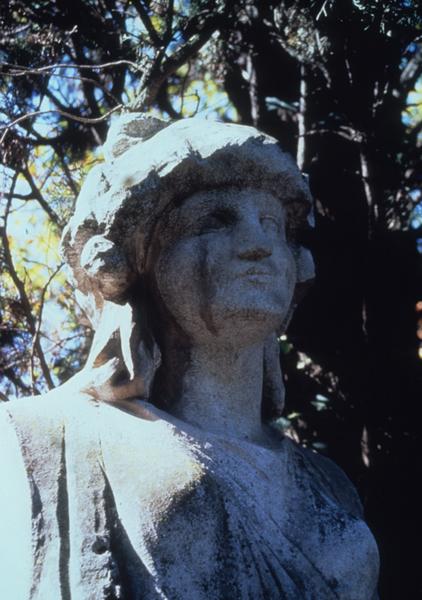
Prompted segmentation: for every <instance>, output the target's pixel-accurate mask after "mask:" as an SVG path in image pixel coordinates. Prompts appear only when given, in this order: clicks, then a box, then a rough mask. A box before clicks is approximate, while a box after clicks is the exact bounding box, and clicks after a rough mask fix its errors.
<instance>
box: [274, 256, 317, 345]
mask: <svg viewBox="0 0 422 600" xmlns="http://www.w3.org/2000/svg"><path fill="white" fill-rule="evenodd" d="M293 254H294V257H295V262H296V286H295V289H294V292H293V298H292V301H291V303H290V306H289V310H288V312H287V315H286V317H285V319H284V321H283V323H282V324H281V327H280V328H279V330H278V331H277V334H278V335H282V334H283V333H284V332H285V331H286V329H287V327H288V325H289V323H290V320H291V318H292V316H293V313H294V311H295V308H296V306H297V305H298V304H299V302H300V301H301V300H302V298H304V296H305V295H306V293H307V291H308V290H309V288H310V287H311V285H312V283H313V281H314V279H315V265H314V259H313V258H312V254H311V252H310V251H309V250H308V249H307V248H304V247H303V246H296V247H295V248H293Z"/></svg>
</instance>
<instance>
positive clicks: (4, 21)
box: [0, 0, 422, 599]
mask: <svg viewBox="0 0 422 600" xmlns="http://www.w3.org/2000/svg"><path fill="white" fill-rule="evenodd" d="M421 9H422V6H421V2H419V1H406V0H401V1H398V0H397V1H396V0H390V1H387V2H380V1H379V0H371V1H368V2H365V3H364V2H359V1H357V0H355V1H352V0H348V1H346V2H340V1H338V0H337V1H335V0H331V1H330V0H326V1H322V0H319V1H308V2H304V1H300V0H291V1H285V2H280V1H279V2H268V1H260V0H255V1H253V0H242V1H238V2H223V1H214V2H206V1H201V0H197V1H183V0H180V1H177V0H174V1H171V0H162V1H157V2H152V1H147V0H126V1H124V0H74V1H72V2H66V1H65V0H55V1H53V0H48V1H47V0H38V1H37V2H32V3H27V2H25V1H24V0H11V1H10V2H9V3H8V9H5V8H4V7H3V10H2V15H3V16H2V17H1V31H2V33H1V37H0V58H1V60H2V75H1V82H0V98H1V100H0V111H1V113H0V116H1V119H2V122H3V129H2V132H1V134H0V136H1V147H2V149H1V162H2V165H3V170H2V173H1V177H2V183H3V185H2V187H3V189H4V192H3V196H2V199H1V209H2V211H3V221H2V225H1V229H0V237H1V241H2V249H1V251H0V264H1V271H2V273H3V277H2V282H1V284H0V285H1V298H0V386H1V392H2V397H4V398H6V397H7V396H9V395H10V394H12V395H13V394H14V395H27V394H30V393H32V392H34V391H35V392H40V391H43V390H44V389H46V388H48V387H53V386H55V385H57V384H59V383H60V382H62V381H64V380H65V379H67V378H68V377H69V376H70V375H71V374H72V373H73V372H74V371H75V370H77V369H78V368H79V367H80V365H81V363H82V362H83V360H84V356H85V354H86V348H87V346H88V342H89V329H88V327H87V322H86V321H84V319H83V315H81V313H80V310H79V308H78V306H77V304H76V303H75V301H74V299H73V296H72V290H71V287H70V286H69V285H68V284H67V282H66V276H65V274H64V273H63V271H62V269H61V266H60V258H59V257H58V256H57V244H58V239H59V237H60V231H61V229H62V227H63V225H64V223H65V222H66V220H67V218H68V216H69V214H70V212H71V210H72V207H73V203H74V200H75V197H76V195H77V192H78V189H79V185H80V181H81V179H82V177H83V176H84V174H85V173H86V172H87V170H89V168H90V167H91V166H92V164H93V163H95V162H96V161H98V160H101V156H100V154H99V151H98V147H99V146H100V145H101V143H102V142H103V141H104V138H105V135H106V132H107V128H108V124H109V121H110V119H112V118H113V113H114V112H118V111H119V110H121V109H123V108H125V109H136V110H148V111H152V112H153V113H158V114H161V115H163V116H164V117H167V118H168V117H171V118H180V117H183V116H187V115H191V114H195V113H198V114H200V115H201V114H202V115H205V114H210V115H211V116H218V117H219V118H222V119H225V120H237V121H239V122H242V123H245V124H253V125H255V126H257V127H259V128H260V129H262V130H264V131H266V132H268V133H270V134H271V135H274V136H275V137H277V138H278V139H280V141H281V142H282V144H283V146H284V147H285V148H287V149H288V150H290V152H292V153H293V154H294V155H295V156H296V158H297V161H298V163H299V165H300V167H301V168H302V169H303V170H304V172H306V173H307V174H308V175H309V178H310V184H311V187H312V191H313V194H314V197H315V220H316V228H315V230H314V232H312V233H309V232H304V234H303V235H304V240H303V241H304V243H307V244H309V246H310V247H311V248H312V251H313V253H314V255H315V259H316V265H317V275H318V277H317V281H316V284H315V285H314V287H313V289H312V290H311V291H310V293H309V294H308V296H307V297H306V299H305V301H304V302H303V304H302V305H301V306H300V308H299V310H298V312H297V315H296V317H295V319H294V321H293V322H292V324H291V326H290V328H289V331H288V335H287V337H286V336H284V338H283V339H282V340H281V347H282V351H283V355H284V356H283V366H284V371H285V375H286V379H287V385H288V410H287V413H286V414H287V417H286V421H287V422H286V423H285V424H286V425H287V426H290V427H291V429H292V431H293V433H294V435H296V436H297V437H298V438H299V439H300V440H301V441H302V443H305V444H307V445H309V446H314V447H315V448H318V449H319V450H320V451H323V452H325V453H327V454H328V455H329V456H331V457H332V458H334V459H335V460H336V461H337V462H338V463H339V464H341V465H342V466H343V468H345V469H346V471H347V472H348V474H349V475H350V476H351V477H352V479H353V480H354V481H355V483H356V484H357V485H358V486H359V489H360V492H361V495H362V497H363V498H364V500H365V506H366V511H367V516H368V520H369V522H370V525H371V527H372V528H373V529H374V531H375V534H376V535H377V538H378V541H379V544H380V548H381V554H382V560H383V571H382V580H381V595H382V598H385V599H388V598H391V599H393V598H394V599H395V598H397V597H403V598H411V597H416V595H417V592H420V591H422V590H421V588H420V584H419V583H418V578H417V576H416V574H417V572H418V571H417V564H416V561H417V554H416V553H414V550H413V548H412V546H411V538H412V535H411V532H412V531H413V530H414V528H415V521H416V520H417V517H418V509H419V507H418V502H417V500H416V497H415V489H416V488H415V487H414V486H413V485H412V483H413V480H414V479H415V477H416V473H417V472H418V467H419V465H418V459H417V455H418V449H419V448H418V442H419V440H420V434H419V422H420V416H421V415H420V408H419V406H420V402H419V399H420V392H421V391H422V386H421V383H422V369H421V366H422V362H421V359H420V357H419V356H418V350H419V344H420V342H419V341H418V337H417V331H418V329H417V327H418V314H417V310H419V311H421V312H422V305H421V302H422V289H421V277H420V275H421V273H420V254H419V253H418V244H419V248H420V249H422V248H421V246H422V243H421V241H420V237H421V238H422V236H421V233H420V232H421V223H422V209H421V206H422V204H421V161H422V158H421V152H420V147H421V132H422V116H421V95H422V90H421V87H420V86H421V84H420V83H418V82H420V78H421V72H422V48H421V22H420V20H419V19H418V15H420V14H421ZM418 86H419V87H418ZM419 236H420V237H419ZM64 323H67V326H66V327H64ZM421 331H422V321H421V327H420V328H419V333H420V337H419V339H422V333H421ZM34 401H36V399H34ZM418 585H419V587H418Z"/></svg>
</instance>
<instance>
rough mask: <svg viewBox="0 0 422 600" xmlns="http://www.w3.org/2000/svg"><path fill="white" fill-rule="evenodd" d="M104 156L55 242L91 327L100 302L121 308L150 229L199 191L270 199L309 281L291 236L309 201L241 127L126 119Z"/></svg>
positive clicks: (263, 140)
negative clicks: (282, 212)
mask: <svg viewBox="0 0 422 600" xmlns="http://www.w3.org/2000/svg"><path fill="white" fill-rule="evenodd" d="M104 154H105V162H104V163H102V164H101V165H98V166H97V167H94V169H92V171H91V172H90V174H89V176H88V177H87V179H86V181H85V183H84V185H83V187H82V190H81V193H80V195H79V198H78V201H77V204H76V210H75V214H74V216H73V217H72V219H71V220H70V222H69V224H68V226H67V227H66V229H65V231H64V234H63V238H62V254H63V256H64V258H65V260H66V262H67V263H68V264H69V266H70V268H71V270H72V273H73V278H74V280H75V283H76V286H77V287H78V288H79V290H80V292H82V294H84V295H85V296H90V297H91V301H90V302H88V303H89V304H91V308H90V309H88V310H87V313H88V316H90V318H91V320H93V316H94V314H95V312H96V310H98V308H100V307H101V305H102V302H103V300H104V299H105V300H111V301H113V302H118V303H121V302H125V300H126V299H127V298H126V293H127V291H128V289H129V288H130V285H131V283H132V282H133V281H134V279H135V278H136V276H137V274H138V273H139V271H141V272H142V269H143V267H144V266H145V260H146V256H147V250H148V246H149V242H150V240H151V237H152V235H153V232H154V229H155V225H156V223H157V222H158V220H159V219H160V217H161V216H162V215H163V214H164V213H165V212H166V211H167V210H169V209H170V207H171V206H172V205H174V204H175V203H179V202H182V201H183V200H184V199H185V198H187V197H188V196H190V195H192V194H193V193H195V192H197V191H199V190H206V189H218V188H224V187H228V186H230V187H239V188H243V189H245V188H248V187H250V188H255V189H264V190H266V191H269V192H270V193H272V194H273V195H274V196H276V197H279V198H280V200H281V201H282V202H283V204H284V205H285V207H286V209H287V212H288V222H289V230H290V231H289V233H290V237H291V239H292V245H293V249H294V254H295V258H296V262H297V265H298V281H299V282H303V281H307V280H310V279H312V278H313V263H312V258H311V256H310V254H309V252H308V251H306V250H305V249H304V248H300V247H298V246H296V245H295V243H294V238H295V231H296V230H297V229H298V228H302V227H306V226H308V225H309V221H310V213H311V206H312V205H311V196H310V192H309V189H308V186H307V183H306V181H305V179H304V178H303V177H301V176H300V174H299V172H298V169H297V167H296V165H295V164H294V162H293V160H292V158H291V157H290V156H289V155H288V154H286V153H285V152H283V151H282V150H281V148H280V147H279V145H278V142H277V141H276V140H275V139H274V138H272V137H270V136H267V135H265V134H263V133H261V132H259V131H257V130H256V129H254V128H252V127H247V126H243V125H237V124H226V123H218V122H217V123H216V122H213V121H206V120H203V119H199V118H191V119H184V120H181V121H176V122H172V123H169V124H166V123H164V122H162V121H160V120H158V119H155V118H147V117H144V115H142V114H140V113H131V114H125V115H122V116H121V117H120V118H119V120H118V121H117V122H116V123H115V124H114V125H113V126H112V128H111V129H110V132H109V136H108V139H107V142H106V144H105V146H104ZM135 247H136V252H135ZM135 263H136V264H135ZM87 301H88V298H86V300H85V305H86V304H87ZM94 305H95V306H94ZM85 308H86V309H87V308H88V307H87V306H85Z"/></svg>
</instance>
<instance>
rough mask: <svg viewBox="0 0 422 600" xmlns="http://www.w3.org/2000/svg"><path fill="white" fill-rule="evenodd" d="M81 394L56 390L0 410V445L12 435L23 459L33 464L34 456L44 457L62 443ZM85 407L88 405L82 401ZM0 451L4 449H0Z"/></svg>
mask: <svg viewBox="0 0 422 600" xmlns="http://www.w3.org/2000/svg"><path fill="white" fill-rule="evenodd" d="M79 396H80V394H77V393H76V394H70V393H69V392H68V391H67V390H66V389H65V388H64V389H63V388H60V387H59V388H56V389H54V390H52V391H51V392H49V393H47V394H43V395H40V396H32V397H28V398H18V399H14V400H11V401H9V402H4V403H2V404H1V406H0V440H1V442H0V445H1V446H2V447H3V446H4V444H5V443H6V442H5V441H3V440H6V431H8V434H7V436H8V437H7V439H9V438H10V435H12V433H11V431H13V432H14V436H15V437H16V438H17V442H18V444H19V446H20V450H21V452H22V454H23V455H24V457H25V458H26V459H27V460H28V461H29V462H32V461H33V460H36V458H37V456H39V457H40V458H41V457H42V460H43V461H45V457H46V456H48V455H49V453H50V452H54V450H55V449H59V448H60V447H61V445H62V442H63V435H64V429H65V424H66V420H67V418H68V415H69V413H73V412H75V407H76V406H77V405H78V404H80V403H81V400H82V401H83V399H81V398H80V397H79ZM85 403H86V404H87V405H88V404H89V401H88V400H85ZM2 449H3V448H2ZM46 453H47V454H46Z"/></svg>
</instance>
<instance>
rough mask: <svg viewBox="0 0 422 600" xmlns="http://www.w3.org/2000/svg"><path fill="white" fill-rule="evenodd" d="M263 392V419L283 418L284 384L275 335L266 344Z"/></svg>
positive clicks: (278, 347) (278, 346)
mask: <svg viewBox="0 0 422 600" xmlns="http://www.w3.org/2000/svg"><path fill="white" fill-rule="evenodd" d="M262 392H263V393H262V410H261V412H262V419H263V420H264V421H266V422H268V421H273V420H274V419H277V418H278V417H281V415H282V413H283V409H284V382H283V376H282V373H281V364H280V345H279V343H278V339H277V336H276V334H275V333H274V334H271V335H270V336H269V337H268V338H267V339H266V340H265V344H264V377H263V390H262Z"/></svg>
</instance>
